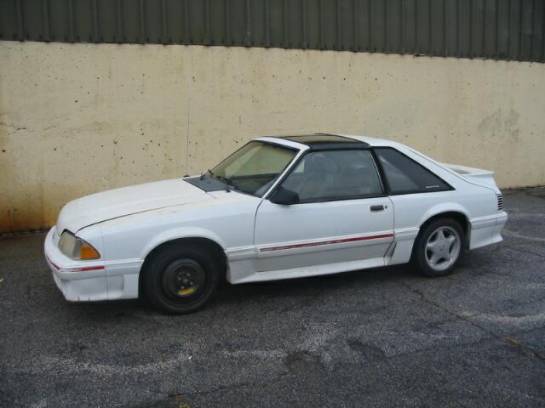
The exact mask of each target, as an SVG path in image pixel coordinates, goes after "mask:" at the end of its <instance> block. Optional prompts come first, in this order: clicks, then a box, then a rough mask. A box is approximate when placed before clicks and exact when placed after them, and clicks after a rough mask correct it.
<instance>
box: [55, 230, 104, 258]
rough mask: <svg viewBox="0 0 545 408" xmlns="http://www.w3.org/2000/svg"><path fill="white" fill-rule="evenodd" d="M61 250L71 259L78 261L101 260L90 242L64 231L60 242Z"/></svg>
mask: <svg viewBox="0 0 545 408" xmlns="http://www.w3.org/2000/svg"><path fill="white" fill-rule="evenodd" d="M59 249H60V250H61V252H62V253H63V254H64V255H66V256H67V257H69V258H72V259H76V260H91V259H99V258H100V254H99V253H98V251H97V250H96V249H95V248H94V247H93V246H92V245H91V244H89V243H88V242H85V241H84V240H83V239H81V238H78V237H76V236H75V235H74V234H72V233H71V232H70V231H64V232H63V233H62V234H61V238H60V240H59Z"/></svg>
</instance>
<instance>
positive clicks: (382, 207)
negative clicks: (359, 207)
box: [369, 204, 387, 212]
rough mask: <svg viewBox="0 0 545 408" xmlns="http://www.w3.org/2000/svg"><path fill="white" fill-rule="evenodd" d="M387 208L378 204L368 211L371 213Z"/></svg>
mask: <svg viewBox="0 0 545 408" xmlns="http://www.w3.org/2000/svg"><path fill="white" fill-rule="evenodd" d="M386 208H387V207H386V206H385V205H382V204H378V205H372V206H371V207H369V209H370V210H371V211H372V212H377V211H384V210H385V209H386Z"/></svg>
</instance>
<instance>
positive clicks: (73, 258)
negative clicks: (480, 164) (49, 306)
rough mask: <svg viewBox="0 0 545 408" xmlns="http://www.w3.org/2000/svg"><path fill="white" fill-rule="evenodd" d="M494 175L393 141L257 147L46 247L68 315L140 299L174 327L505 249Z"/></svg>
mask: <svg viewBox="0 0 545 408" xmlns="http://www.w3.org/2000/svg"><path fill="white" fill-rule="evenodd" d="M506 221H507V214H506V213H505V212H504V211H503V209H502V195H501V193H500V190H499V189H498V187H497V186H496V183H495V182H494V178H493V173H492V172H490V171H486V170H479V169H474V168H468V167H462V166H454V165H445V164H441V163H438V162H436V161H434V160H432V159H430V158H428V157H426V156H425V155H423V154H421V153H418V152H416V151H415V150H413V149H411V148H409V147H407V146H404V145H402V144H399V143H395V142H392V141H387V140H381V139H373V138H367V137H360V136H347V135H337V134H312V135H299V136H287V137H260V138H257V139H254V140H252V141H251V142H249V143H248V144H246V145H245V146H243V147H242V148H240V149H239V150H237V151H236V152H235V153H233V154H232V155H231V156H229V157H228V158H227V159H225V160H224V161H222V162H221V163H220V164H218V165H217V166H216V167H215V168H213V169H212V170H208V171H207V172H205V173H203V174H202V175H200V176H194V177H184V178H179V179H173V180H165V181H159V182H154V183H148V184H142V185H136V186H131V187H125V188H120V189H116V190H111V191H106V192H102V193H98V194H93V195H90V196H86V197H83V198H80V199H78V200H75V201H72V202H70V203H68V204H67V205H66V206H65V207H64V208H63V209H62V211H61V213H60V215H59V218H58V221H57V225H56V226H54V227H53V228H51V230H50V231H49V233H48V234H47V237H46V240H45V255H46V259H47V262H48V264H49V266H50V268H51V270H52V271H53V277H54V279H55V282H56V284H57V286H58V287H59V289H60V290H61V291H62V293H63V294H64V296H65V298H66V299H67V300H70V301H97V300H107V299H128V298H137V297H138V296H139V295H144V296H145V297H146V298H147V299H148V300H149V301H150V302H151V303H152V304H153V305H155V306H156V307H158V308H160V309H162V310H163V311H166V312H170V313H187V312H191V311H194V310H196V309H198V308H199V307H201V306H203V305H204V304H205V303H206V302H207V301H208V300H209V299H210V297H211V296H212V295H213V293H214V291H215V290H216V288H217V286H218V283H219V282H220V281H221V280H222V279H224V278H225V279H227V281H229V282H230V283H233V284H236V283H245V282H255V281H266V280H274V279H288V278H299V277H304V276H315V275H324V274H331V273H338V272H344V271H352V270H358V269H365V268H372V267H378V266H384V265H395V264H403V263H409V262H411V263H412V264H413V265H414V266H415V268H417V269H418V270H420V271H421V272H422V273H424V274H425V275H428V276H442V275H445V274H448V273H449V272H451V271H452V269H453V267H454V266H455V264H456V262H457V261H458V259H459V258H460V255H461V254H462V252H463V251H464V250H466V249H474V248H479V247H482V246H485V245H489V244H493V243H496V242H499V241H501V240H502V237H501V235H500V233H501V230H502V228H503V226H504V225H505V222H506Z"/></svg>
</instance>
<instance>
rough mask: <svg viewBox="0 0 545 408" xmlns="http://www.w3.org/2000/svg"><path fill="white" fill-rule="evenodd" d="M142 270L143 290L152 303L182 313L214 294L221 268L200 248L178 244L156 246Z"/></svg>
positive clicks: (193, 308) (216, 261)
mask: <svg viewBox="0 0 545 408" xmlns="http://www.w3.org/2000/svg"><path fill="white" fill-rule="evenodd" d="M142 273H143V274H144V275H143V278H142V279H143V289H144V292H145V295H146V298H147V299H148V300H149V302H150V303H151V304H152V305H153V306H155V307H156V308H158V309H160V310H162V311H164V312H166V313H173V314H184V313H191V312H194V311H196V310H197V309H199V308H201V307H202V306H204V305H205V303H207V302H208V300H209V299H210V298H211V297H212V296H213V295H214V293H215V291H216V288H217V286H218V282H219V280H220V279H219V278H220V273H221V268H220V263H219V262H218V260H217V259H215V257H214V256H213V254H210V253H208V251H206V250H205V249H204V248H200V247H199V246H195V245H191V244H189V245H186V246H184V245H183V244H181V245H169V246H166V247H164V248H161V249H159V250H158V252H157V253H155V254H153V256H152V258H151V260H150V261H149V262H148V263H147V265H146V267H145V269H144V270H143V271H142Z"/></svg>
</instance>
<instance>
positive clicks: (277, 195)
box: [269, 186, 299, 205]
mask: <svg viewBox="0 0 545 408" xmlns="http://www.w3.org/2000/svg"><path fill="white" fill-rule="evenodd" d="M269 200H270V202H271V203H275V204H280V205H292V204H297V203H298V202H299V194H297V193H296V192H295V191H291V190H288V189H286V188H284V187H282V186H279V187H278V188H277V189H276V190H275V191H274V192H273V193H272V195H271V196H270V197H269Z"/></svg>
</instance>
